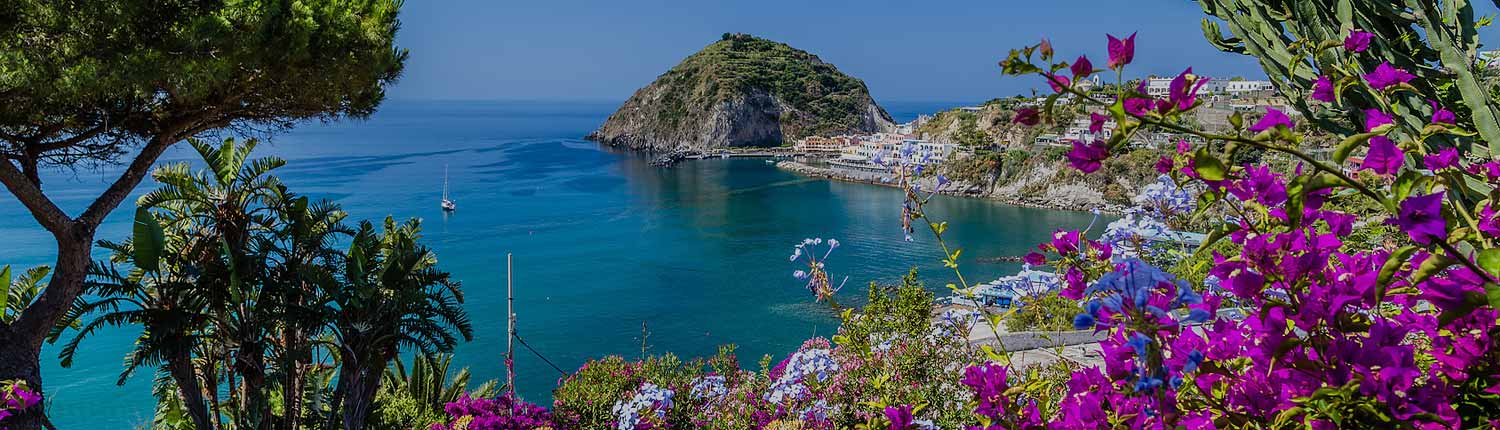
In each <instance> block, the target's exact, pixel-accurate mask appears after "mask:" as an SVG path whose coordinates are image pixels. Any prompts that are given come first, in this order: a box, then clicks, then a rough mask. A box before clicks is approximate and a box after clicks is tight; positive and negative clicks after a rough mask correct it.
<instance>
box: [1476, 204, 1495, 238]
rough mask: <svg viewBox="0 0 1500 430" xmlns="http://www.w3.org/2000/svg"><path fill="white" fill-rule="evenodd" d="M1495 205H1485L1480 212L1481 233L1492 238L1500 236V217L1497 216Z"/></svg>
mask: <svg viewBox="0 0 1500 430" xmlns="http://www.w3.org/2000/svg"><path fill="white" fill-rule="evenodd" d="M1496 212H1497V211H1496V210H1495V205H1494V204H1486V205H1484V209H1480V210H1479V231H1480V232H1481V233H1484V234H1486V235H1489V236H1491V237H1494V236H1500V216H1496V215H1497V214H1496Z"/></svg>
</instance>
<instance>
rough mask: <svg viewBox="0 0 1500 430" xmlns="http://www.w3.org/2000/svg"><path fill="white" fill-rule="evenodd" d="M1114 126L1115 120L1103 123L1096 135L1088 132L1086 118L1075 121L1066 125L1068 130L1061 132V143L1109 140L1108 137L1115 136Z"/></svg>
mask: <svg viewBox="0 0 1500 430" xmlns="http://www.w3.org/2000/svg"><path fill="white" fill-rule="evenodd" d="M1116 125H1117V124H1115V120H1113V119H1111V120H1107V121H1105V122H1104V129H1103V130H1100V131H1099V132H1098V133H1093V132H1090V131H1089V119H1088V118H1079V119H1075V120H1073V123H1072V124H1069V125H1068V129H1067V130H1066V131H1064V132H1063V135H1062V141H1064V142H1071V141H1074V140H1081V141H1085V142H1087V141H1092V140H1094V139H1100V140H1109V138H1110V137H1113V136H1114V135H1115V126H1116Z"/></svg>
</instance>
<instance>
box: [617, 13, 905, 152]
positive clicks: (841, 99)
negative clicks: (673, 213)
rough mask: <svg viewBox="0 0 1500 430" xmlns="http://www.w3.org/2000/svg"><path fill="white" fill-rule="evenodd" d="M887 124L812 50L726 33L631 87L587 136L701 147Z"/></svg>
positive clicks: (656, 146)
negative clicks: (617, 106)
mask: <svg viewBox="0 0 1500 430" xmlns="http://www.w3.org/2000/svg"><path fill="white" fill-rule="evenodd" d="M892 125H893V122H892V120H891V116H890V114H887V113H886V112H885V110H884V109H882V108H881V107H880V106H879V105H877V104H875V101H874V100H872V99H871V98H870V94H869V91H868V90H867V88H866V87H865V84H864V82H862V81H860V80H858V79H855V78H852V77H849V76H848V75H845V74H843V73H841V72H839V71H838V69H837V68H835V67H834V66H833V65H831V64H828V63H826V62H823V60H821V59H819V58H818V57H817V56H816V55H812V54H809V53H807V52H805V51H801V50H798V49H794V48H792V47H790V46H787V45H785V44H781V43H777V42H772V41H769V40H765V39H760V38H755V37H751V36H748V35H738V34H736V35H731V34H726V35H724V38H723V39H722V40H720V41H718V42H715V43H714V44H712V45H709V46H708V47H706V48H703V50H702V51H699V52H698V53H696V54H693V55H692V56H689V57H688V58H687V59H684V60H683V61H682V63H680V64H678V65H677V66H676V67H673V68H672V70H669V71H667V72H666V73H664V74H662V75H661V76H660V77H658V78H657V79H656V81H655V82H652V83H651V84H650V85H647V86H646V87H645V88H641V89H640V90H638V91H636V92H635V95H633V96H631V97H630V99H629V100H627V101H626V102H625V104H624V105H622V106H620V109H619V110H617V111H615V113H614V114H613V115H610V117H609V120H607V121H605V123H604V125H603V126H601V127H599V129H598V130H596V131H594V132H593V133H591V134H589V136H588V138H589V139H593V140H596V141H599V142H603V143H606V144H609V145H614V146H624V147H629V148H633V149H652V150H671V149H692V150H700V151H701V150H710V149H718V148H726V147H746V146H777V145H780V144H782V143H783V142H790V141H792V140H796V139H800V138H803V137H806V136H811V135H832V134H841V133H855V132H859V133H870V132H877V131H883V130H887V129H889V128H890V127H892Z"/></svg>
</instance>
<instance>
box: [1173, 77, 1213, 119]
mask: <svg viewBox="0 0 1500 430" xmlns="http://www.w3.org/2000/svg"><path fill="white" fill-rule="evenodd" d="M1207 83H1208V78H1204V77H1198V76H1195V75H1193V68H1192V67H1189V68H1187V70H1183V71H1182V73H1179V74H1177V77H1176V78H1172V83H1171V85H1169V86H1168V87H1167V102H1168V103H1171V105H1172V106H1174V107H1176V108H1177V110H1180V111H1186V110H1188V109H1191V108H1192V107H1193V104H1194V103H1197V101H1198V90H1199V89H1202V88H1203V85H1204V84H1207Z"/></svg>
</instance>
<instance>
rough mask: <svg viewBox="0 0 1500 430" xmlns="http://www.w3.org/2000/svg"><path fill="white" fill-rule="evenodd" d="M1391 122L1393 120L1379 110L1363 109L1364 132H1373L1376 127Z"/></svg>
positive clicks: (1393, 120)
mask: <svg viewBox="0 0 1500 430" xmlns="http://www.w3.org/2000/svg"><path fill="white" fill-rule="evenodd" d="M1393 122H1395V119H1394V118H1391V116H1390V115H1389V114H1387V113H1385V112H1382V111H1380V109H1365V131H1375V128H1376V127H1380V126H1382V125H1386V124H1390V123H1393Z"/></svg>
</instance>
